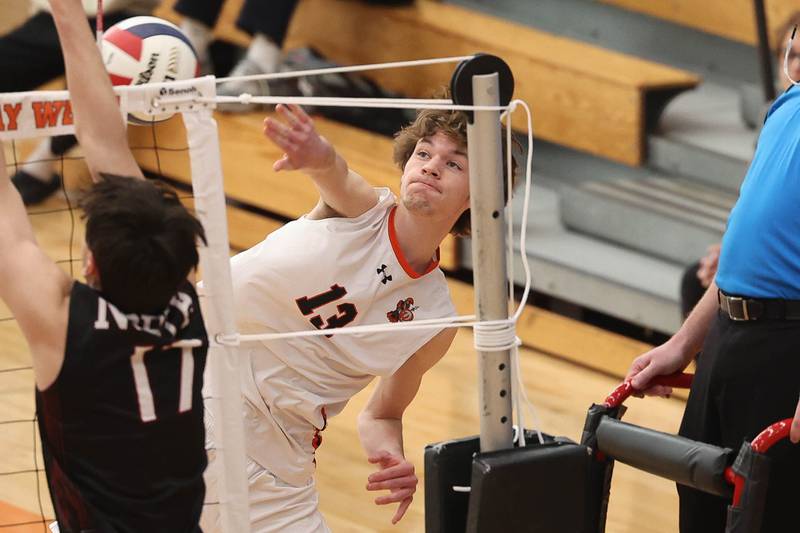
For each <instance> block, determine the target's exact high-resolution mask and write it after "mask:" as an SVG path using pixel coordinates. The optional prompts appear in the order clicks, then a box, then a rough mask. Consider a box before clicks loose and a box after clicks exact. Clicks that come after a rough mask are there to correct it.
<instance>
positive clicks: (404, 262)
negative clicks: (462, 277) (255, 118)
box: [231, 105, 469, 533]
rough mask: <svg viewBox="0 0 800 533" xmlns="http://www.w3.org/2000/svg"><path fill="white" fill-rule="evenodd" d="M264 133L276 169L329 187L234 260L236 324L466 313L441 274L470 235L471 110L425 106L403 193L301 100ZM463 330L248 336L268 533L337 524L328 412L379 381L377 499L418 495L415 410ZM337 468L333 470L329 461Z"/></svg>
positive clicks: (373, 481)
mask: <svg viewBox="0 0 800 533" xmlns="http://www.w3.org/2000/svg"><path fill="white" fill-rule="evenodd" d="M277 114H278V116H279V117H280V118H281V119H282V120H275V119H273V118H267V119H266V120H265V122H264V133H265V134H266V136H267V137H268V138H269V139H270V140H271V141H272V142H273V143H275V144H276V145H277V146H279V147H280V148H281V149H283V150H284V151H285V154H284V156H283V157H282V158H281V159H280V160H278V161H277V162H276V163H275V164H274V169H275V170H276V171H286V170H300V171H302V172H303V173H304V174H306V175H308V176H309V177H310V178H311V179H312V181H313V182H314V184H315V185H316V186H317V189H318V190H319V193H320V199H319V202H318V204H317V206H316V207H315V208H314V209H313V210H312V211H311V212H310V213H308V214H307V215H305V216H303V217H301V218H300V219H298V220H295V221H293V222H290V223H289V224H287V225H286V226H284V227H283V228H281V229H279V230H278V231H276V232H274V233H272V234H270V235H269V236H268V237H267V238H266V239H265V240H264V241H263V242H262V243H260V244H258V245H256V246H255V247H253V248H252V249H250V250H247V251H246V252H243V253H241V254H239V255H237V256H235V257H234V258H233V259H232V260H231V266H232V272H233V284H234V293H235V300H236V303H237V316H236V320H237V324H238V327H239V330H240V331H241V332H244V333H265V332H285V331H297V330H307V329H310V328H313V327H316V328H319V329H326V328H334V327H347V326H356V325H359V324H381V323H383V324H390V323H393V322H398V323H400V322H403V323H408V322H411V323H413V321H415V320H424V319H431V318H441V317H447V316H452V315H454V308H453V304H452V302H451V299H450V295H449V291H448V288H447V284H446V281H445V278H444V275H443V274H442V272H441V270H439V268H438V246H439V244H440V243H441V241H442V240H443V239H444V238H445V236H446V235H447V234H448V233H449V232H451V230H453V229H454V227H456V228H460V230H458V231H462V232H464V231H467V230H466V228H464V227H463V221H464V215H465V214H466V211H467V209H468V208H469V163H468V161H467V154H466V118H465V116H464V115H463V114H461V113H456V112H441V111H424V112H422V113H420V115H419V116H418V118H417V120H416V121H415V123H414V124H412V125H411V126H409V127H408V128H406V129H404V130H403V131H402V132H400V134H399V135H398V137H397V140H396V146H395V159H396V162H397V163H398V164H399V165H400V166H401V168H402V169H403V175H402V178H401V183H400V198H399V200H398V199H397V198H395V196H394V195H393V194H392V193H391V192H390V191H389V190H388V189H380V188H379V189H375V188H373V187H372V186H370V185H369V184H368V183H367V182H366V181H365V180H364V179H363V178H362V177H361V176H359V175H358V174H356V173H355V172H353V171H352V170H351V169H349V167H348V165H347V163H346V162H345V160H344V159H343V158H342V157H341V156H340V155H339V154H338V153H337V152H336V150H335V149H334V148H333V146H332V145H331V144H330V143H329V142H328V141H327V140H326V139H325V138H323V137H321V136H320V135H319V134H318V133H317V132H316V130H315V129H314V124H313V122H312V120H311V118H309V117H308V116H307V115H306V114H305V113H304V112H303V111H302V110H301V109H300V108H299V107H296V106H283V105H281V106H278V108H277ZM454 336H455V330H453V329H440V330H416V331H402V332H400V331H398V332H382V333H373V334H369V335H356V336H350V335H333V336H317V337H306V338H295V339H290V340H282V341H278V342H271V341H270V342H264V343H258V344H244V345H242V347H241V348H240V349H241V350H242V351H243V353H244V355H245V357H244V360H245V361H246V365H245V369H244V370H243V374H242V387H243V392H244V396H245V398H246V402H245V404H246V405H245V432H246V441H247V453H248V477H249V480H250V487H249V489H250V520H251V527H252V530H253V531H257V532H272V531H274V532H278V531H280V532H282V533H289V532H298V533H299V532H303V533H309V532H324V531H328V527H327V525H326V524H325V520H324V519H323V517H322V515H321V514H320V512H319V509H318V495H317V491H316V489H315V485H314V469H315V461H314V450H315V449H316V447H317V446H319V445H320V443H321V442H322V435H323V430H324V429H325V427H326V425H327V423H328V420H329V419H330V418H331V417H333V416H334V415H336V414H337V413H339V412H340V411H341V410H342V409H343V408H344V406H345V404H346V403H347V401H348V400H349V399H350V398H351V397H352V396H353V395H354V394H356V393H357V392H358V391H360V390H361V389H363V388H364V387H365V386H366V385H367V384H368V383H370V381H372V379H373V378H374V377H375V376H378V377H380V383H379V384H378V386H377V388H376V389H375V391H374V393H373V394H372V396H371V398H370V399H369V401H368V403H367V405H366V407H365V408H364V410H363V411H362V412H361V414H360V415H359V419H358V430H359V435H360V438H361V443H362V445H363V447H364V450H365V452H366V456H367V460H368V461H369V462H370V463H372V464H374V465H375V468H376V470H375V472H374V473H373V474H371V475H370V476H369V479H368V480H367V490H370V491H388V493H385V494H381V495H379V496H378V497H376V499H375V503H376V504H378V505H386V504H394V503H396V504H399V505H398V507H397V510H396V512H395V513H394V516H393V518H392V522H393V523H396V522H398V521H399V520H400V519H401V518H402V517H403V515H404V514H405V512H406V510H407V509H408V506H409V505H410V504H411V501H412V499H413V496H414V493H415V490H416V486H417V476H416V474H415V471H414V465H413V464H411V463H410V462H409V461H408V460H407V459H406V458H405V455H404V450H403V425H402V416H403V412H404V410H405V409H406V407H407V406H408V405H409V403H410V402H411V401H412V399H413V398H414V396H415V395H416V393H417V391H418V389H419V385H420V382H421V379H422V376H423V374H424V373H425V372H426V371H427V370H428V369H429V368H431V367H432V366H433V365H434V364H435V363H436V362H437V361H438V360H439V359H440V358H441V357H442V356H443V355H444V353H445V352H446V351H447V349H448V347H449V346H450V344H451V342H452V340H453V337H454ZM322 467H323V468H324V466H322Z"/></svg>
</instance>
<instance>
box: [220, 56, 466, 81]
mask: <svg viewBox="0 0 800 533" xmlns="http://www.w3.org/2000/svg"><path fill="white" fill-rule="evenodd" d="M473 57H475V56H474V55H470V56H457V57H439V58H434V59H414V60H411V61H394V62H391V63H369V64H366V65H350V66H345V67H329V68H317V69H309V70H292V71H288V72H271V73H269V74H251V75H249V76H229V77H227V78H217V83H222V82H226V81H254V80H280V79H287V78H302V77H305V76H320V75H323V74H341V73H346V72H364V71H365V70H384V69H390V68H406V67H421V66H425V65H439V64H443V63H460V62H462V61H466V60H468V59H472V58H473Z"/></svg>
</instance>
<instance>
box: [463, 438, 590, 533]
mask: <svg viewBox="0 0 800 533" xmlns="http://www.w3.org/2000/svg"><path fill="white" fill-rule="evenodd" d="M591 460H592V458H591V457H590V456H589V453H588V452H587V450H586V448H584V447H583V446H579V445H577V444H575V443H574V442H572V441H568V440H566V439H562V440H554V441H550V442H546V443H545V444H544V445H541V444H538V443H532V445H530V446H528V447H526V448H516V449H513V450H504V451H499V452H491V453H486V454H480V455H478V456H477V457H476V458H475V460H474V461H473V463H472V493H471V494H470V503H469V513H468V515H467V529H466V531H467V533H490V532H500V531H515V532H520V533H523V532H526V533H534V532H535V533H551V532H554V531H574V532H579V533H580V532H588V531H591V530H590V529H587V518H588V517H587V516H586V505H587V498H589V497H590V495H588V494H587V488H586V480H587V479H588V471H589V467H590V462H591Z"/></svg>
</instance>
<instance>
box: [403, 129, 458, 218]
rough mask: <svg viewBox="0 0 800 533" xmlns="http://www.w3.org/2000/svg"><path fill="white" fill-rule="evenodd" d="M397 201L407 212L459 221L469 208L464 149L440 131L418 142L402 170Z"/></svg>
mask: <svg viewBox="0 0 800 533" xmlns="http://www.w3.org/2000/svg"><path fill="white" fill-rule="evenodd" d="M400 198H401V199H402V201H403V205H404V206H405V207H406V208H407V209H408V210H409V211H412V212H416V213H418V214H423V215H428V216H432V215H437V216H439V215H441V216H443V217H447V218H458V216H459V215H460V214H461V213H463V212H464V211H465V210H466V209H468V208H469V162H468V160H467V152H466V147H464V146H460V145H459V144H458V143H457V142H456V141H454V140H453V139H452V138H450V137H448V136H447V135H445V134H444V133H441V132H437V133H436V134H435V135H433V136H431V137H425V138H423V139H420V140H419V141H417V145H416V147H415V148H414V153H413V154H412V155H411V158H410V159H409V160H408V162H407V163H406V166H405V168H404V169H403V178H402V180H401V182H400Z"/></svg>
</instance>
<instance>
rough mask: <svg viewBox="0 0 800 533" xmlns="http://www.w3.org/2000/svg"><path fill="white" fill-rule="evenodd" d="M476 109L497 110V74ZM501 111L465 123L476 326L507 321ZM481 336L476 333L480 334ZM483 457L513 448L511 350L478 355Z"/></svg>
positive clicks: (481, 87)
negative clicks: (488, 321)
mask: <svg viewBox="0 0 800 533" xmlns="http://www.w3.org/2000/svg"><path fill="white" fill-rule="evenodd" d="M472 89H473V98H474V104H475V105H476V106H498V105H499V93H500V84H499V75H498V74H497V73H493V74H482V75H475V76H473V77H472ZM500 135H501V131H500V112H499V111H475V112H474V118H473V120H472V121H471V122H470V123H468V124H467V142H468V149H467V151H468V155H469V183H470V209H471V223H472V264H473V273H474V283H475V309H476V315H477V317H478V321H485V320H505V319H507V318H508V285H507V283H508V281H507V280H508V277H507V264H506V224H505V215H504V211H505V209H504V206H505V199H504V194H503V158H502V146H501V142H500ZM476 334H477V333H476ZM477 354H478V379H479V396H478V401H479V408H480V435H481V438H480V444H481V452H488V451H493V450H502V449H506V448H511V447H512V445H513V442H512V440H513V436H512V421H511V420H512V419H511V364H510V362H511V350H510V349H505V350H497V351H484V350H478V352H477Z"/></svg>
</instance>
